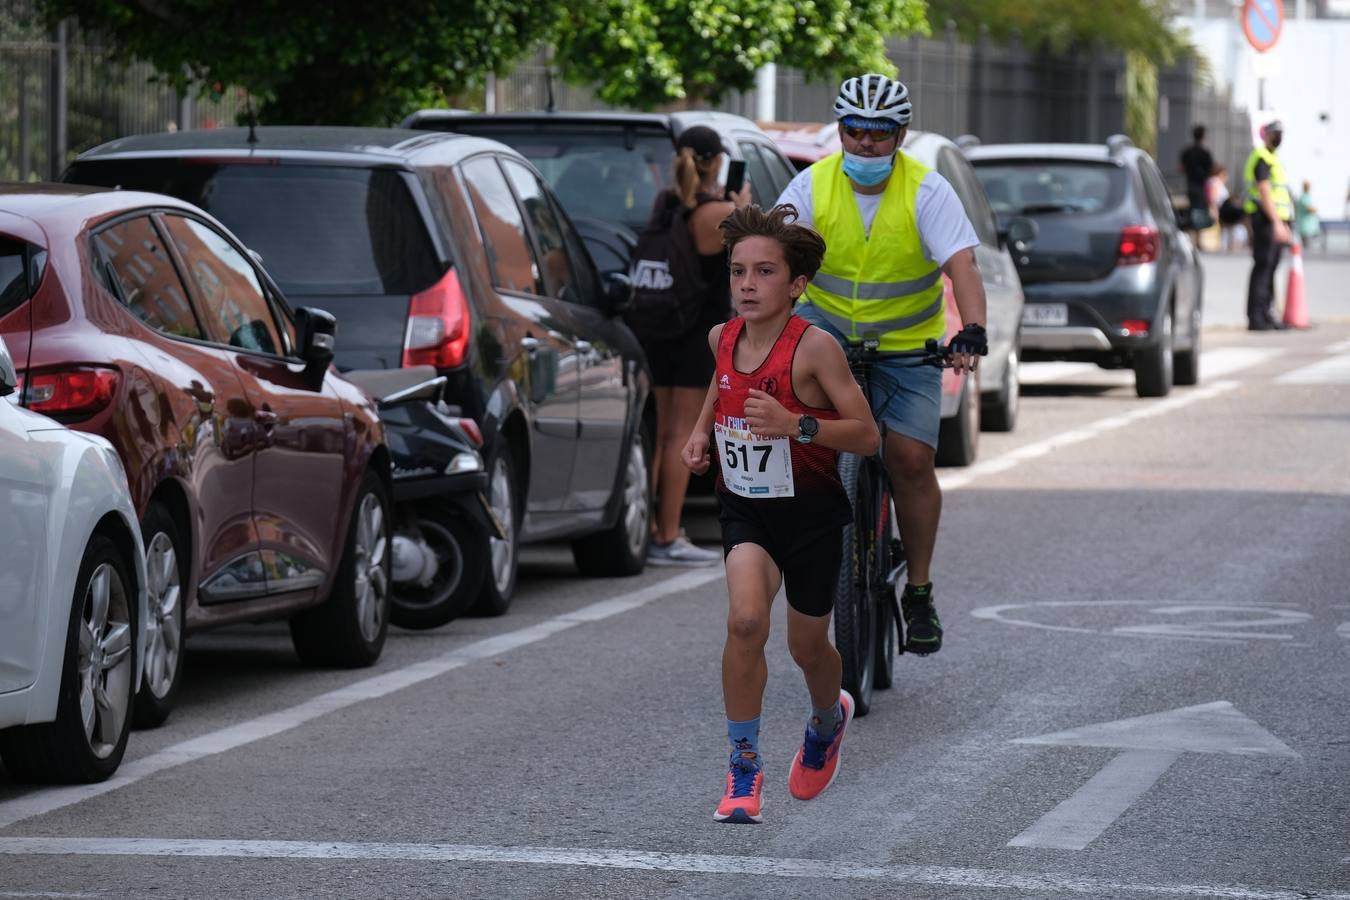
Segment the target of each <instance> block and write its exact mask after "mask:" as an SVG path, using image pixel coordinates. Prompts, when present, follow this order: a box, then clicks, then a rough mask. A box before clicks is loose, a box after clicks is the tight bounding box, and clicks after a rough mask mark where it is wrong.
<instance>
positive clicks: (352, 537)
mask: <svg viewBox="0 0 1350 900" xmlns="http://www.w3.org/2000/svg"><path fill="white" fill-rule="evenodd" d="M389 533H390V528H389V499H388V496H387V494H386V493H385V489H384V483H383V482H381V481H380V478H379V476H378V475H376V474H375V473H374V472H367V473H366V475H365V478H364V479H363V480H362V481H361V488H360V490H359V491H357V494H356V503H355V505H354V506H353V507H352V518H351V523H350V524H349V525H348V526H347V540H346V543H345V545H344V546H343V551H342V560H341V562H339V563H338V569H337V576H336V578H335V579H334V582H333V590H332V593H330V594H329V595H328V599H327V600H326V601H324V603H323V605H322V606H317V607H315V608H313V609H307V610H305V611H304V612H302V613H300V614H298V615H296V616H293V617H292V618H291V622H290V625H291V643H292V644H294V645H295V652H296V653H297V654H299V656H300V660H301V661H302V662H304V663H305V664H306V665H314V666H341V667H344V668H354V667H357V666H369V665H371V664H372V663H374V662H375V660H377V659H379V658H380V651H381V650H383V649H384V639H385V635H386V634H388V632H389V583H390V561H389V557H390V553H389Z"/></svg>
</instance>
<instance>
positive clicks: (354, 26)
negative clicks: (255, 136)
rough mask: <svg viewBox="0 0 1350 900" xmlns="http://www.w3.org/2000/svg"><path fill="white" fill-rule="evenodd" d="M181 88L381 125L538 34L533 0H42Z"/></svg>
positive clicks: (332, 120) (300, 114)
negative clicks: (217, 89)
mask: <svg viewBox="0 0 1350 900" xmlns="http://www.w3.org/2000/svg"><path fill="white" fill-rule="evenodd" d="M41 6H42V8H43V11H44V12H45V13H46V14H47V15H48V16H49V17H50V18H52V19H56V18H61V17H65V16H76V17H78V18H79V21H80V24H81V26H82V27H83V28H85V29H86V30H89V31H96V32H102V33H103V34H106V35H107V36H108V37H109V38H110V39H111V40H112V42H113V44H114V46H115V47H116V49H117V51H118V52H119V53H120V54H122V55H124V56H126V57H134V58H139V59H144V60H147V61H149V62H152V63H154V65H155V66H156V67H157V68H158V69H159V70H160V72H161V73H164V75H163V77H164V78H165V79H166V80H168V81H170V82H171V83H173V84H174V85H175V86H176V87H178V88H179V89H180V90H184V89H186V88H187V86H188V85H189V84H196V85H199V86H204V87H210V86H213V85H220V86H222V87H224V86H230V85H239V86H242V87H244V88H246V89H248V90H249V91H250V93H252V94H253V95H254V96H255V97H257V98H258V101H259V104H260V108H259V118H260V120H261V121H263V122H276V123H281V122H285V123H290V124H317V123H324V124H389V123H390V122H395V121H397V120H398V119H399V118H400V117H401V116H402V115H403V114H404V113H405V112H407V111H408V109H409V108H411V107H414V106H416V105H418V104H425V103H427V102H435V101H437V100H438V99H441V98H443V97H444V96H447V95H451V94H454V93H456V92H459V91H462V90H464V89H466V88H469V87H472V86H475V85H477V84H481V83H482V78H483V75H484V73H486V72H490V71H494V70H498V69H504V68H505V67H506V66H508V65H509V64H510V62H511V61H512V60H515V59H516V58H517V57H519V56H520V54H521V53H522V51H523V50H525V49H526V48H528V47H529V46H532V45H533V44H534V42H536V41H537V40H539V39H540V38H542V37H544V36H545V35H546V34H547V33H548V32H549V30H550V29H551V27H552V24H553V23H552V22H551V17H549V16H545V15H542V14H541V10H540V5H539V4H538V3H537V2H532V0H458V2H455V3H446V2H443V0H442V2H436V0H403V2H400V3H399V4H398V5H397V6H392V7H383V6H381V5H379V4H371V3H367V2H358V0H330V2H325V3H312V2H294V0H289V2H288V0H233V2H221V0H41Z"/></svg>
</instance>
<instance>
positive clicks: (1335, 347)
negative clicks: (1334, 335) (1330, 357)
mask: <svg viewBox="0 0 1350 900" xmlns="http://www.w3.org/2000/svg"><path fill="white" fill-rule="evenodd" d="M1327 352H1328V353H1350V341H1340V342H1339V343H1335V344H1332V345H1331V346H1330V347H1328V348H1327Z"/></svg>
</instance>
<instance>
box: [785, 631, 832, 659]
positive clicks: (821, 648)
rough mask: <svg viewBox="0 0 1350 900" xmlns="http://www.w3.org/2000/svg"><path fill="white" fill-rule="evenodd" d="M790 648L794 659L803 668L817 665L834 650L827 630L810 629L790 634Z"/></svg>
mask: <svg viewBox="0 0 1350 900" xmlns="http://www.w3.org/2000/svg"><path fill="white" fill-rule="evenodd" d="M788 650H789V652H791V653H792V661H793V662H795V663H796V664H797V665H798V666H799V667H801V668H803V669H809V668H812V667H813V666H815V665H817V664H818V663H819V662H820V661H821V660H822V659H824V658H826V656H828V655H829V654H830V653H832V652H834V646H833V645H832V644H831V643H830V638H829V634H828V632H827V631H819V632H817V631H814V630H812V631H809V632H806V633H803V634H794V635H789V636H788Z"/></svg>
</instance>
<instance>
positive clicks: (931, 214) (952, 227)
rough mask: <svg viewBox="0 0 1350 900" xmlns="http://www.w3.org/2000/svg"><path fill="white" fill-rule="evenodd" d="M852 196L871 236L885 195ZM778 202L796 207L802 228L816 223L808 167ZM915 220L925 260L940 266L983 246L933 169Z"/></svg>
mask: <svg viewBox="0 0 1350 900" xmlns="http://www.w3.org/2000/svg"><path fill="white" fill-rule="evenodd" d="M853 196H854V198H855V199H856V200H857V201H858V212H860V213H861V214H862V220H863V233H864V234H870V233H871V231H872V222H873V220H874V219H876V217H877V210H878V209H880V208H881V197H882V195H881V194H860V193H858V192H857V191H856V190H855V191H854V192H853ZM778 202H779V203H791V204H792V205H793V206H795V207H797V212H798V213H799V214H800V218H799V219H798V220H797V221H799V222H801V223H802V224H803V225H812V224H814V223H815V216H814V208H813V206H812V203H811V170H810V169H809V168H808V169H803V170H802V171H801V172H798V173H797V177H796V178H793V179H792V181H791V183H789V184H788V186H787V187H786V188H785V189H784V190H783V196H781V197H779V198H778ZM914 220H915V223H916V224H917V225H918V227H919V239H920V240H921V241H923V255H924V258H925V259H927V260H929V261H931V262H935V263H937V264H938V265H939V266H944V265H946V264H947V260H949V259H951V258H952V256H953V255H955V254H956V253H957V252H959V251H961V250H965V249H966V248H967V247H975V246H978V245H979V243H980V239H979V237H978V236H977V235H976V234H975V226H973V225H971V224H970V217H969V216H967V215H966V210H965V207H963V206H962V205H961V198H960V197H957V196H956V191H954V190H952V186H951V184H950V183H949V182H948V181H947V179H945V178H943V177H942V176H941V175H939V174H938V173H937V172H935V171H932V170H930V171H929V172H928V174H927V175H924V176H923V181H921V182H919V192H918V194H917V195H916V196H915V198H914ZM828 240H829V237H828V236H826V241H828Z"/></svg>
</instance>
